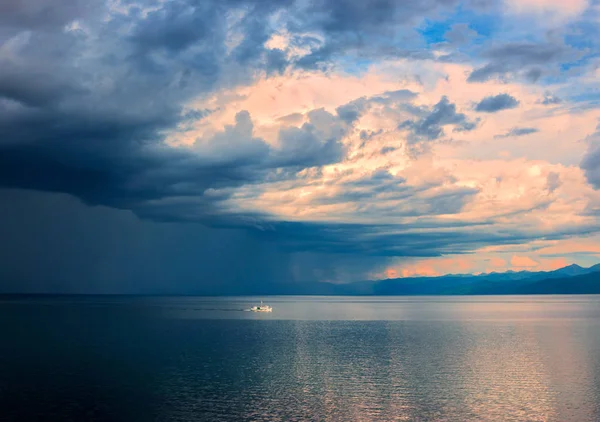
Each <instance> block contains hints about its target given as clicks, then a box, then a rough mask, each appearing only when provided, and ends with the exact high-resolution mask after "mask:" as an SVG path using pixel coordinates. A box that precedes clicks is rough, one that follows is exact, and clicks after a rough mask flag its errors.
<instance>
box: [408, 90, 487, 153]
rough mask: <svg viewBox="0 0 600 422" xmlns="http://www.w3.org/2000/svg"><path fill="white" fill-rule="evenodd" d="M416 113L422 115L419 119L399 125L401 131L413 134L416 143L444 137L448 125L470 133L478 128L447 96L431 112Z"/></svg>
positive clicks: (418, 111)
mask: <svg viewBox="0 0 600 422" xmlns="http://www.w3.org/2000/svg"><path fill="white" fill-rule="evenodd" d="M415 111H416V112H417V113H419V114H421V115H422V116H421V117H420V118H419V119H417V120H406V121H404V122H403V123H401V124H400V125H399V128H400V129H409V130H410V131H411V132H412V134H413V135H414V137H413V141H414V142H417V141H420V140H429V141H432V140H435V139H438V138H440V137H442V136H444V135H445V132H444V126H447V125H454V126H455V129H454V130H455V131H470V130H473V129H475V127H476V122H474V121H471V120H469V119H468V118H467V116H466V115H465V114H464V113H458V112H457V111H456V104H454V103H451V102H450V100H448V98H447V97H445V96H444V97H442V98H441V99H440V101H439V102H438V103H437V104H436V105H434V106H433V108H432V109H431V110H415Z"/></svg>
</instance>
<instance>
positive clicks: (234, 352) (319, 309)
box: [0, 296, 600, 422]
mask: <svg viewBox="0 0 600 422" xmlns="http://www.w3.org/2000/svg"><path fill="white" fill-rule="evenodd" d="M259 299H260V298H125V297H115V298H106V297H95V298H94V297H85V298H76V297H75V298H73V297H62V298H54V299H45V298H35V297H29V298H25V297H23V298H17V299H0V324H1V326H0V328H1V330H2V331H1V337H0V339H1V341H0V420H2V421H5V420H6V421H13V420H14V421H17V420H23V421H30V420H40V421H42V420H43V421H47V420H61V421H69V420H72V421H88V420H98V421H220V420H223V421H229V420H231V421H325V420H332V421H338V420H339V421H352V420H356V421H378V420H381V421H404V420H406V421H577V422H582V421H598V420H600V296H520V297H518V296H505V297H414V298H406V297H385V298H373V297H369V298H364V297H359V298H357V297H352V298H339V297H267V298H264V299H265V303H266V304H269V305H271V306H273V308H274V311H273V313H271V314H267V313H263V314H261V313H253V312H247V311H245V309H248V308H249V307H250V306H252V305H254V304H256V302H257V301H258V300H259Z"/></svg>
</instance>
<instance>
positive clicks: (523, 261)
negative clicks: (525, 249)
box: [510, 255, 540, 268]
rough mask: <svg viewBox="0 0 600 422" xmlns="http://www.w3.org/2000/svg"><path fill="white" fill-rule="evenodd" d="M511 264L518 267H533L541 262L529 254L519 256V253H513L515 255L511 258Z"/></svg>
mask: <svg viewBox="0 0 600 422" xmlns="http://www.w3.org/2000/svg"><path fill="white" fill-rule="evenodd" d="M510 264H511V265H512V266H513V267H517V268H531V267H537V266H538V265H540V264H539V262H537V261H534V260H533V259H531V258H529V257H528V256H518V255H513V257H512V258H511V259H510Z"/></svg>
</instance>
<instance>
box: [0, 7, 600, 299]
mask: <svg viewBox="0 0 600 422" xmlns="http://www.w3.org/2000/svg"><path fill="white" fill-rule="evenodd" d="M599 40H600V1H598V0H576V1H570V2H564V1H562V0H519V1H513V0H464V1H459V0H428V1H422V2H414V1H409V0H396V1H392V0H382V1H365V2H356V1H351V0H325V1H318V2H317V1H310V0H303V1H301V0H285V1H262V0H261V1H251V0H227V1H222V0H220V1H195V0H180V1H162V0H146V1H139V2H138V1H133V0H107V1H101V0H93V1H87V0H86V1H79V0H76V1H73V0H69V1H63V0H60V1H56V2H54V3H53V7H52V8H48V7H47V5H46V3H45V2H42V1H41V0H28V1H13V2H9V3H6V4H1V5H0V133H1V134H2V136H1V137H0V188H2V190H1V191H0V195H1V196H2V197H3V200H2V202H3V203H4V204H6V207H4V209H3V210H0V217H2V218H1V219H0V220H1V223H0V234H2V236H3V239H5V240H4V241H3V246H2V248H3V250H4V253H3V257H4V258H3V260H6V262H4V263H3V265H2V266H1V267H3V268H4V269H3V273H2V274H1V275H2V277H3V279H4V280H7V282H6V283H8V284H7V286H6V288H5V289H4V290H8V291H19V290H26V291H28V290H31V291H38V290H48V291H79V290H81V291H98V292H102V291H120V290H123V291H138V290H139V291H145V290H149V291H150V290H152V289H156V290H157V291H159V290H161V289H163V290H164V287H165V284H161V283H167V282H166V281H164V280H169V281H168V283H180V285H179V287H181V289H180V290H182V291H185V290H186V289H188V290H190V289H192V290H193V288H194V286H195V283H201V284H203V285H204V286H210V285H213V284H214V283H218V282H222V283H239V282H255V283H257V282H262V281H264V280H269V281H273V280H276V281H277V280H280V281H281V280H285V282H291V281H298V282H301V281H312V280H320V281H333V282H343V281H354V280H360V279H365V278H376V277H393V276H409V275H436V274H443V273H449V272H454V273H455V272H483V271H503V270H508V269H517V270H518V269H535V270H547V269H554V268H557V267H560V266H563V265H566V264H568V263H578V264H581V265H584V266H585V265H591V264H595V263H596V262H597V261H598V258H599V257H600V233H599V231H600V226H599V215H600V192H599V189H600V90H599V87H600V85H599V84H598V80H599V77H600V70H599V64H600V41H599ZM91 226H93V227H94V228H90V227H91ZM48 274H52V277H48V276H47V275H48ZM48 278H50V279H51V281H48V280H45V281H43V283H45V284H43V285H42V284H40V283H42V281H39V280H41V279H48ZM82 279H86V280H87V281H86V282H85V283H84V282H83V281H81V280H82ZM199 279H202V280H199ZM107 280H110V281H107ZM173 280H176V281H173ZM177 280H178V281H177ZM215 280H221V281H215ZM282 282H283V281H282ZM86 283H88V284H86Z"/></svg>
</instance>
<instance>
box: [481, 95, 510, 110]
mask: <svg viewBox="0 0 600 422" xmlns="http://www.w3.org/2000/svg"><path fill="white" fill-rule="evenodd" d="M518 105H519V101H518V100H517V99H516V98H515V97H513V96H512V95H508V94H498V95H493V96H490V97H485V98H484V99H483V100H481V101H480V102H479V103H477V105H476V106H475V111H479V112H483V113H495V112H497V111H501V110H508V109H511V108H516V107H517V106H518Z"/></svg>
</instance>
